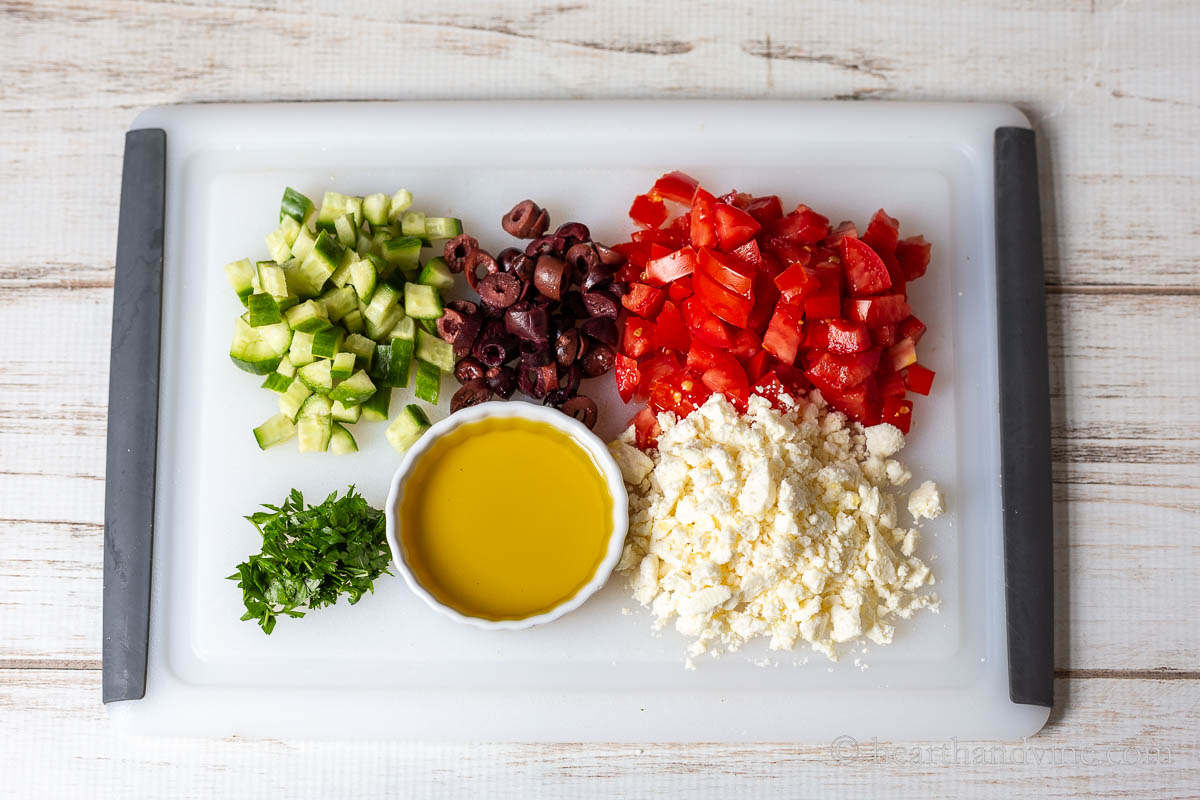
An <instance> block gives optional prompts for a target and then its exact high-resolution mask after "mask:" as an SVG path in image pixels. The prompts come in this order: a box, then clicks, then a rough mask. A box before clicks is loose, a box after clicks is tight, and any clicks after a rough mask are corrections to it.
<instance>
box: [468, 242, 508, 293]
mask: <svg viewBox="0 0 1200 800" xmlns="http://www.w3.org/2000/svg"><path fill="white" fill-rule="evenodd" d="M462 264H463V271H464V272H466V273H467V283H468V284H470V286H471V288H472V289H474V290H475V291H476V292H478V291H479V281H481V280H482V279H483V278H484V277H486V276H488V275H494V274H495V273H497V272H499V271H500V267H499V266H497V264H496V259H494V258H492V257H491V256H490V255H489V254H488V252H487V251H486V250H480V249H479V248H475V249H474V250H472V251H471V252H470V253H467V257H466V258H464V259H463V262H462Z"/></svg>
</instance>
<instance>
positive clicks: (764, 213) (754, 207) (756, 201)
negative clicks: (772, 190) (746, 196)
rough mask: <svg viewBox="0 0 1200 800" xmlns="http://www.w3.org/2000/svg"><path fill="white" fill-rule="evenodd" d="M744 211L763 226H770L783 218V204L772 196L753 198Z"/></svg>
mask: <svg viewBox="0 0 1200 800" xmlns="http://www.w3.org/2000/svg"><path fill="white" fill-rule="evenodd" d="M746 211H748V212H749V213H750V216H752V217H754V218H755V219H756V220H758V221H759V222H760V223H762V224H763V225H770V224H771V223H772V222H775V221H776V220H778V219H782V218H783V203H781V202H780V201H779V198H778V197H777V196H776V195H773V194H769V195H767V196H765V197H755V198H753V199H752V200H751V201H750V202H749V203H748V204H747V205H746Z"/></svg>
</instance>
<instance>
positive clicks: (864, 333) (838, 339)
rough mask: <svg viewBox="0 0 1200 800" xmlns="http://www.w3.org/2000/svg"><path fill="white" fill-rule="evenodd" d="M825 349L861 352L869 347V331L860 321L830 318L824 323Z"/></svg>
mask: <svg viewBox="0 0 1200 800" xmlns="http://www.w3.org/2000/svg"><path fill="white" fill-rule="evenodd" d="M825 336H826V342H827V343H826V345H825V349H826V350H828V351H829V352H831V353H842V354H846V353H861V352H862V351H863V350H867V349H869V348H870V347H871V333H870V331H868V330H867V326H866V325H864V324H862V323H861V322H855V321H854V320H845V319H831V320H829V322H828V323H826V325H825Z"/></svg>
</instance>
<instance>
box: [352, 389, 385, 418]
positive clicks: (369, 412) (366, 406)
mask: <svg viewBox="0 0 1200 800" xmlns="http://www.w3.org/2000/svg"><path fill="white" fill-rule="evenodd" d="M391 403H392V387H390V386H381V387H379V389H377V390H376V391H375V394H373V395H371V396H370V397H368V398H367V399H366V400H364V401H363V402H362V404H361V405H358V406H355V408H361V409H362V418H363V419H365V420H370V421H371V422H387V419H388V407H389V406H390V405H391Z"/></svg>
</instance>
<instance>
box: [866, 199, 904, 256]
mask: <svg viewBox="0 0 1200 800" xmlns="http://www.w3.org/2000/svg"><path fill="white" fill-rule="evenodd" d="M862 240H863V241H864V242H866V243H867V244H868V245H870V246H871V249H872V250H874V251H875V252H876V253H878V254H879V255H880V256H883V254H884V253H887V254H888V255H891V254H893V253H895V252H896V242H898V241H899V240H900V222H899V221H898V220H897V219H896V218H895V217H889V216H888V213H887V212H886V211H884V210H883V209H882V208H881V209H879V210H878V211H876V212H875V215H874V216H873V217H871V221H870V223H868V224H867V229H866V230H865V231H863V235H862Z"/></svg>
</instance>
